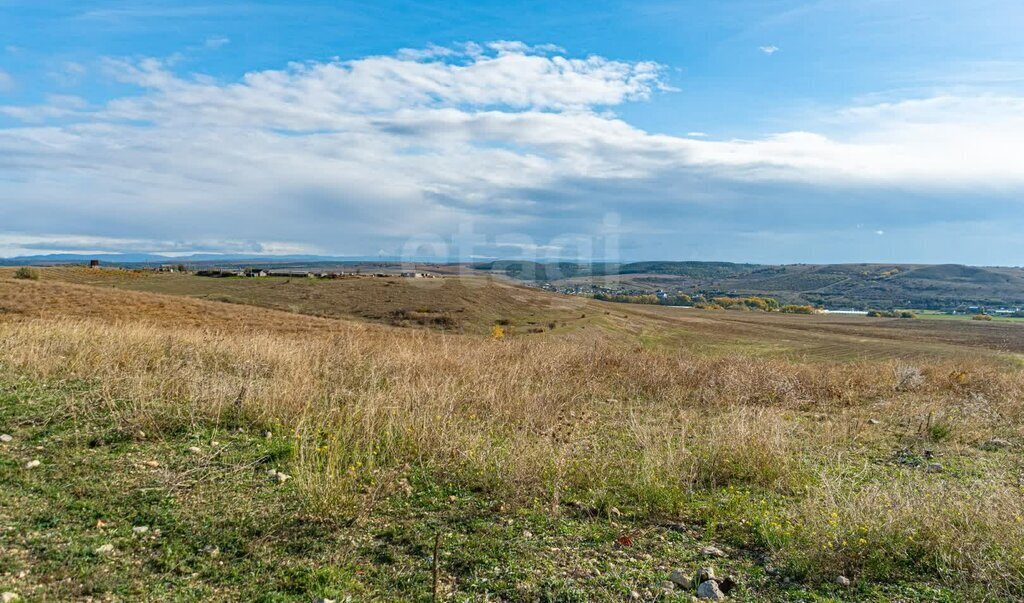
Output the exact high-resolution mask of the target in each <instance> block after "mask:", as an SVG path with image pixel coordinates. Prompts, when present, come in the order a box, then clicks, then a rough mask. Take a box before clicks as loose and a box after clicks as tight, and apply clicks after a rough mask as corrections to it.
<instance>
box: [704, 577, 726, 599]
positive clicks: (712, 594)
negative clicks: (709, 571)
mask: <svg viewBox="0 0 1024 603" xmlns="http://www.w3.org/2000/svg"><path fill="white" fill-rule="evenodd" d="M697 598H698V599H707V600H709V601H725V593H723V592H722V591H721V590H720V589H719V588H718V583H717V582H715V581H714V580H708V581H706V582H701V583H700V586H698V587H697Z"/></svg>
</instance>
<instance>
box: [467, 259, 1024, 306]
mask: <svg viewBox="0 0 1024 603" xmlns="http://www.w3.org/2000/svg"><path fill="white" fill-rule="evenodd" d="M475 267H476V268H477V269H479V270H489V271H497V272H502V273H504V274H506V275H507V276H510V277H512V278H517V279H520V280H526V281H533V282H537V283H547V284H550V285H552V286H555V287H572V288H579V287H583V288H586V287H587V286H592V285H597V286H601V287H611V288H618V289H621V290H624V291H636V292H651V291H655V290H659V289H662V290H666V291H683V292H686V293H690V294H693V293H710V294H743V295H753V294H757V295H767V296H772V297H776V298H778V299H779V300H782V301H785V302H787V303H810V304H820V305H824V306H828V307H850V308H860V309H866V308H896V307H899V308H920V309H925V308H934V309H949V308H955V307H957V306H960V305H982V306H994V307H1000V306H1011V307H1019V306H1024V269H1022V268H1007V267H980V266H963V265H958V264H942V265H922V264H788V265H758V264H733V263H728V262H634V263H624V264H594V265H587V264H569V263H559V264H557V265H552V264H531V263H526V262H492V263H490V264H484V265H477V266H475ZM552 276H554V278H550V277H552Z"/></svg>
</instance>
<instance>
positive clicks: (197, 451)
mask: <svg viewBox="0 0 1024 603" xmlns="http://www.w3.org/2000/svg"><path fill="white" fill-rule="evenodd" d="M188 451H189V452H191V453H192V454H200V453H201V452H202V451H203V449H202V448H200V447H199V446H190V447H189V449H188Z"/></svg>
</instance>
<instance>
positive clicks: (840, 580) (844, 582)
mask: <svg viewBox="0 0 1024 603" xmlns="http://www.w3.org/2000/svg"><path fill="white" fill-rule="evenodd" d="M836 584H838V585H839V586H849V585H850V579H849V578H847V577H846V576H837V577H836Z"/></svg>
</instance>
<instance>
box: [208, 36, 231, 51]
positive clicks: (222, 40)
mask: <svg viewBox="0 0 1024 603" xmlns="http://www.w3.org/2000/svg"><path fill="white" fill-rule="evenodd" d="M230 43H231V38H228V37H225V36H212V37H209V38H206V42H204V43H203V45H204V46H206V47H207V48H210V49H214V50H215V49H217V48H220V47H222V46H226V45H228V44H230Z"/></svg>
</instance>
